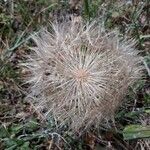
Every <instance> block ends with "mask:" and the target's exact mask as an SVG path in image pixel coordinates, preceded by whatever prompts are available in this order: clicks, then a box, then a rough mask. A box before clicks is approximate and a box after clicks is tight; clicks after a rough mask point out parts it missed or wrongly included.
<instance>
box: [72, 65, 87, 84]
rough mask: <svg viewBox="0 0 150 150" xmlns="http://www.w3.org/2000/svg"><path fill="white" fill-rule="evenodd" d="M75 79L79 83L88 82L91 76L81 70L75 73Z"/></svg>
mask: <svg viewBox="0 0 150 150" xmlns="http://www.w3.org/2000/svg"><path fill="white" fill-rule="evenodd" d="M74 77H75V79H76V81H77V82H86V81H87V80H88V77H89V74H88V72H87V71H86V70H85V69H83V68H79V69H77V70H75V71H74Z"/></svg>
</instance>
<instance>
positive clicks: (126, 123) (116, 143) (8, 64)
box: [0, 0, 150, 150]
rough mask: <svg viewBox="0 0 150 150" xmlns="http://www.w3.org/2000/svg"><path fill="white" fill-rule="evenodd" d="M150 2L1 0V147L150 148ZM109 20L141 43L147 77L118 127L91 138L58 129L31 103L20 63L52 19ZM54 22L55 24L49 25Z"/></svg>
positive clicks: (133, 91)
mask: <svg viewBox="0 0 150 150" xmlns="http://www.w3.org/2000/svg"><path fill="white" fill-rule="evenodd" d="M149 14H150V3H149V0H143V1H142V0H134V1H132V0H128V1H127V0H126V1H121V0H120V1H119V0H116V1H115V0H110V1H104V0H93V1H88V0H83V1H80V0H77V1H72V0H70V2H68V0H65V1H57V0H16V1H11V0H1V1H0V149H2V150H3V149H5V150H20V149H21V150H30V149H31V150H32V149H34V150H38V149H40V150H41V149H43V150H44V149H77V150H83V149H91V150H99V149H100V150H101V149H119V150H120V149H122V150H130V149H131V150H132V149H133V150H141V149H144V150H148V149H150V140H149V138H150V115H149V114H150V50H149V47H150V41H149V40H150V18H149ZM64 16H65V17H68V18H70V16H76V17H77V18H82V19H83V20H85V21H90V20H94V19H95V20H96V19H98V18H100V16H103V19H104V20H105V21H104V22H105V27H106V28H107V29H109V30H111V29H117V30H119V31H120V36H124V35H125V36H129V37H131V38H134V39H136V41H137V44H136V48H137V49H138V50H139V53H140V55H141V56H143V66H144V67H145V70H144V75H143V78H142V79H141V80H140V81H138V83H136V84H135V86H134V87H133V88H130V89H129V93H128V95H127V96H126V97H125V103H124V104H123V106H122V107H120V109H119V110H118V112H116V115H115V121H114V123H112V127H111V128H109V129H107V128H104V127H100V129H99V130H98V131H97V130H94V129H92V128H91V130H89V131H88V132H86V133H85V134H82V135H80V133H72V132H71V131H70V132H68V131H67V130H66V129H65V127H64V128H62V129H58V128H57V127H56V125H55V122H54V120H53V118H48V119H47V120H45V119H43V116H42V115H41V114H40V113H39V112H37V111H36V109H35V108H34V104H32V102H27V101H25V99H24V97H25V96H26V89H27V85H24V84H23V80H22V79H23V78H24V76H25V74H26V73H25V72H24V70H23V69H21V68H20V67H19V65H18V64H19V63H20V62H23V61H24V60H25V55H26V54H27V53H30V50H29V46H32V45H33V42H32V40H31V34H33V33H34V32H36V31H39V30H40V29H41V27H45V26H46V27H49V26H50V24H49V22H50V21H53V20H54V19H57V20H58V21H60V22H61V21H62V20H63V19H62V18H64ZM47 20H49V21H47Z"/></svg>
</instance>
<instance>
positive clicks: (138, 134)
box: [123, 125, 150, 140]
mask: <svg viewBox="0 0 150 150" xmlns="http://www.w3.org/2000/svg"><path fill="white" fill-rule="evenodd" d="M123 137H124V139H125V140H131V139H137V138H148V137H150V126H142V125H128V126H127V127H125V129H124V130H123Z"/></svg>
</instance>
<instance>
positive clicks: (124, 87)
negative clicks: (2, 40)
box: [24, 22, 142, 130]
mask: <svg viewBox="0 0 150 150" xmlns="http://www.w3.org/2000/svg"><path fill="white" fill-rule="evenodd" d="M52 28H53V33H50V32H48V31H46V30H43V31H42V32H41V33H40V34H39V35H37V36H34V38H33V39H34V41H35V43H36V45H37V47H36V48H32V49H33V52H31V54H30V55H29V57H28V60H27V62H26V63H25V64H24V66H25V67H27V68H28V71H29V72H30V75H29V77H28V81H27V82H28V83H30V93H29V96H30V97H32V98H33V99H35V100H36V104H37V107H40V108H41V107H42V108H46V110H47V113H46V114H47V115H48V114H49V113H50V114H52V115H53V116H54V117H55V118H56V120H58V121H60V122H61V123H66V122H68V121H69V122H70V128H71V129H73V130H78V129H80V128H85V127H90V126H91V125H95V126H96V125H99V124H100V123H102V121H103V120H109V119H111V117H112V116H113V114H114V112H115V111H116V109H117V108H118V106H119V105H121V103H122V99H123V97H124V95H125V94H126V93H127V91H128V87H129V86H132V85H133V83H135V82H136V81H137V80H138V79H139V78H140V77H141V68H142V67H141V60H140V57H139V56H138V52H137V51H136V50H135V49H134V46H133V41H126V40H124V41H121V40H120V39H119V37H118V33H117V32H116V31H111V32H106V31H105V29H104V28H103V27H102V26H100V25H99V24H98V23H91V24H88V25H83V23H75V22H71V23H68V22H63V23H62V24H59V25H58V24H53V25H52Z"/></svg>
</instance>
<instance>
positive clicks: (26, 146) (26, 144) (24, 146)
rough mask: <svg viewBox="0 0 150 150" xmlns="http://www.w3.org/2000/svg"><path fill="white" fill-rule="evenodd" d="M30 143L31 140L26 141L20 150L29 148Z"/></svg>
mask: <svg viewBox="0 0 150 150" xmlns="http://www.w3.org/2000/svg"><path fill="white" fill-rule="evenodd" d="M29 144H30V142H25V143H24V144H23V145H22V146H21V147H20V150H29V149H30V148H29Z"/></svg>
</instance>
